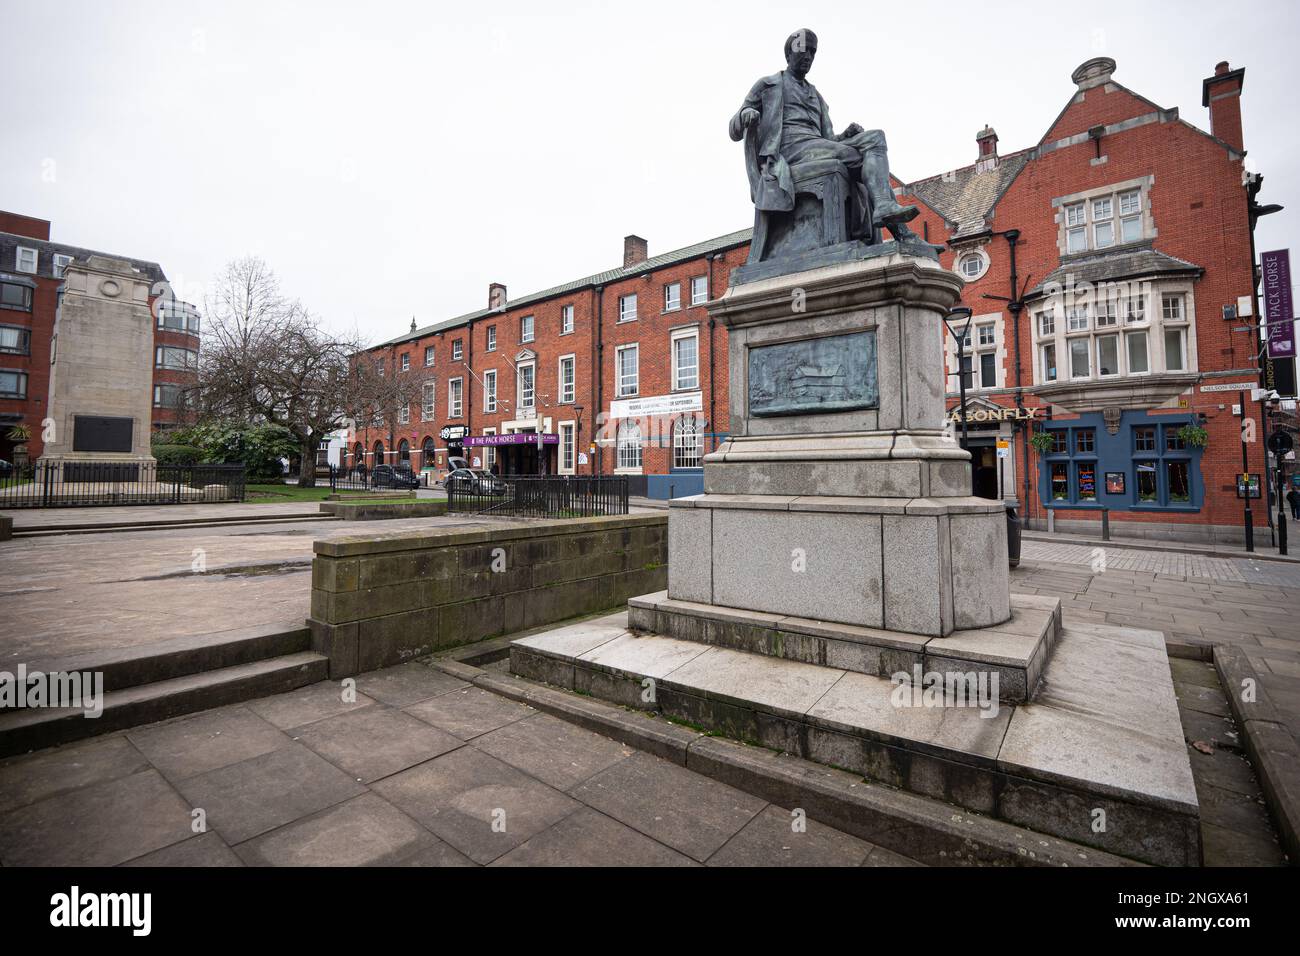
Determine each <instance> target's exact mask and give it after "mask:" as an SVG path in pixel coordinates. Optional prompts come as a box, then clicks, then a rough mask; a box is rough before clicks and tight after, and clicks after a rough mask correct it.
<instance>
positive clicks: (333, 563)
mask: <svg viewBox="0 0 1300 956" xmlns="http://www.w3.org/2000/svg"><path fill="white" fill-rule="evenodd" d="M315 551H316V557H315V560H314V561H313V562H312V592H311V618H310V619H309V621H308V623H309V624H310V625H311V631H312V647H313V649H314V650H316V651H317V652H318V653H321V654H324V655H325V656H327V657H328V658H329V661H330V671H329V676H330V677H331V678H339V677H346V676H349V675H352V674H358V673H361V672H363V671H369V670H374V669H376V668H379V667H387V666H389V665H391V664H397V663H400V662H402V661H406V660H410V659H412V658H415V657H420V656H422V655H425V654H429V653H432V652H433V651H436V650H441V649H443V648H447V647H455V646H457V645H461V644H471V643H473V642H475V641H481V640H484V639H486V638H489V637H496V636H498V635H502V634H511V633H514V632H516V631H521V630H524V629H526V628H530V627H537V626H539V625H542V624H552V623H555V622H557V621H562V620H565V619H566V618H571V617H576V616H578V615H581V614H588V613H592V612H595V611H601V610H606V609H614V608H617V607H620V606H622V605H625V604H626V603H627V600H628V598H630V597H635V596H637V595H640V594H649V593H651V592H653V591H661V590H663V589H664V588H665V587H667V578H668V573H667V561H668V517H667V515H663V514H654V515H632V516H617V517H602V518H578V519H571V520H566V521H547V522H536V521H529V522H525V521H517V522H508V523H507V522H502V523H500V524H494V525H493V526H492V527H491V528H485V529H482V530H478V529H476V530H473V531H465V530H463V529H460V528H455V527H448V528H431V529H429V530H427V531H425V530H421V531H412V532H404V533H401V534H389V535H385V536H382V537H375V536H352V537H347V538H336V539H333V540H330V541H317V542H316V544H315Z"/></svg>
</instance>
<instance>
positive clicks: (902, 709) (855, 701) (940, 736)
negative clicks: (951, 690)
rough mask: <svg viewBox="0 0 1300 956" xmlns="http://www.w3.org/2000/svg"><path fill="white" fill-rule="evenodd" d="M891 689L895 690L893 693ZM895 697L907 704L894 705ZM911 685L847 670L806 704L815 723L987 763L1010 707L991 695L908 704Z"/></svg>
mask: <svg viewBox="0 0 1300 956" xmlns="http://www.w3.org/2000/svg"><path fill="white" fill-rule="evenodd" d="M896 692H897V693H896ZM896 700H903V701H907V702H908V706H896V703H895V702H896ZM912 701H913V695H912V693H911V688H909V687H901V688H900V687H898V686H896V685H895V684H894V683H893V682H892V681H889V680H887V679H885V678H883V677H871V676H869V675H867V674H854V673H847V674H845V675H844V676H843V677H841V678H840V679H839V681H837V682H836V683H835V685H834V686H833V687H831V688H830V689H829V690H828V691H827V692H826V693H825V694H824V695H823V696H822V697H821V699H820V700H818V701H817V703H816V704H814V705H813V706H812V708H811V709H809V711H808V713H807V717H808V720H809V722H811V723H812V724H814V725H815V726H820V727H826V728H828V729H830V730H838V731H842V732H844V733H848V734H853V735H855V736H865V737H870V738H872V739H876V740H881V741H884V742H886V743H899V744H901V745H903V746H907V747H909V748H911V749H916V750H920V751H922V752H927V753H934V754H937V755H940V756H945V757H948V758H950V759H951V758H954V757H955V758H957V759H961V758H962V757H965V758H967V759H969V760H971V761H972V762H974V763H980V764H986V765H988V766H992V765H993V763H994V762H995V761H996V760H997V759H998V750H999V748H1000V747H1001V745H1002V738H1003V737H1004V736H1005V735H1006V732H1007V725H1008V724H1009V723H1010V721H1011V713H1012V710H1013V708H1011V707H1009V706H1003V705H1001V704H999V702H998V700H997V698H996V697H993V698H992V699H991V700H990V701H989V702H988V704H989V706H987V707H985V708H982V707H980V706H977V705H976V702H974V701H972V705H971V706H969V707H953V706H946V707H926V706H923V705H921V706H912V705H911V703H912Z"/></svg>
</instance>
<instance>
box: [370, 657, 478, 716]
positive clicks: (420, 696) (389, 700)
mask: <svg viewBox="0 0 1300 956" xmlns="http://www.w3.org/2000/svg"><path fill="white" fill-rule="evenodd" d="M356 681H357V690H359V691H360V692H361V693H363V694H365V695H366V696H367V697H373V698H374V699H375V700H378V701H382V702H383V703H385V704H389V705H391V706H393V707H407V706H409V705H411V704H416V703H419V702H420V701H422V700H428V699H429V698H430V697H437V696H438V695H439V694H445V693H447V692H448V691H453V690H461V689H463V688H465V687H468V686H469V684H468V683H467V682H466V681H463V680H457V679H456V678H454V677H452V676H451V675H450V674H444V673H443V672H442V671H439V670H434V669H433V668H432V667H426V666H425V665H424V664H398V665H397V666H396V667H385V668H383V669H382V670H377V671H370V672H369V673H367V674H361V675H360V676H358V677H357V678H356Z"/></svg>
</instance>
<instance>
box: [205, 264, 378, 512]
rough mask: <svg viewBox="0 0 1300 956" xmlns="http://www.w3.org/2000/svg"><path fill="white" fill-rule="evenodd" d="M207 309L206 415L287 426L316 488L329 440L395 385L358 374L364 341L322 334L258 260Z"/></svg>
mask: <svg viewBox="0 0 1300 956" xmlns="http://www.w3.org/2000/svg"><path fill="white" fill-rule="evenodd" d="M205 307H206V309H207V316H208V319H207V326H206V329H205V339H206V341H205V343H204V346H203V349H202V350H201V352H200V356H201V358H200V364H199V388H198V390H197V391H198V397H199V402H200V406H201V408H202V410H203V412H204V414H205V415H206V416H207V417H212V418H222V419H226V420H235V421H240V422H245V423H248V424H256V423H259V422H270V423H272V424H276V425H282V426H284V427H285V428H287V429H288V430H289V432H290V434H292V435H293V437H294V439H295V440H296V441H297V443H298V447H299V449H300V459H301V460H300V464H299V469H298V484H299V486H300V487H304V488H309V487H312V486H313V485H314V484H315V483H316V449H317V447H318V446H319V444H320V442H321V440H322V439H324V438H325V437H326V436H328V435H329V434H330V433H331V432H333V431H335V430H337V429H339V428H342V427H343V426H344V425H345V424H346V423H347V421H348V419H349V418H352V417H355V416H356V415H357V414H358V413H359V412H361V411H362V410H363V409H365V408H367V407H371V408H373V407H378V406H379V405H380V404H382V402H384V401H386V400H387V399H386V394H387V391H388V387H387V386H383V387H380V386H378V385H377V384H376V382H375V377H374V376H366V375H358V374H354V365H353V361H352V357H353V356H354V355H356V354H357V353H358V352H360V351H361V349H362V347H363V343H362V342H361V341H360V339H359V337H358V336H356V335H355V334H354V335H348V336H336V335H331V334H329V333H327V332H325V331H324V330H322V329H321V328H320V326H319V323H318V322H317V321H316V319H315V318H314V317H313V316H312V315H311V314H310V313H309V312H308V311H307V309H306V308H305V307H304V306H303V305H302V303H301V302H298V301H297V300H294V299H289V298H287V297H285V296H284V295H283V294H282V293H281V291H280V283H279V280H278V279H277V278H276V276H275V273H274V272H272V271H271V269H270V268H269V267H268V266H267V264H266V263H265V262H263V261H262V260H261V259H258V258H255V257H248V258H244V259H239V260H236V261H234V262H231V263H230V264H229V265H228V266H227V267H226V270H225V272H224V273H223V274H222V275H221V277H220V279H219V280H218V281H217V283H216V285H215V287H214V291H213V294H212V296H210V297H209V298H208V300H207V301H206V303H205Z"/></svg>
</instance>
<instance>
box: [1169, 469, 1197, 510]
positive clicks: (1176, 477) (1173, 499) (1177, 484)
mask: <svg viewBox="0 0 1300 956" xmlns="http://www.w3.org/2000/svg"><path fill="white" fill-rule="evenodd" d="M1187 465H1188V463H1187V462H1186V461H1181V460H1180V461H1167V462H1165V469H1166V476H1167V480H1168V487H1169V501H1170V503H1171V504H1187V503H1189V502H1190V501H1191V500H1192V482H1191V476H1190V475H1189V473H1188V467H1187Z"/></svg>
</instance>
